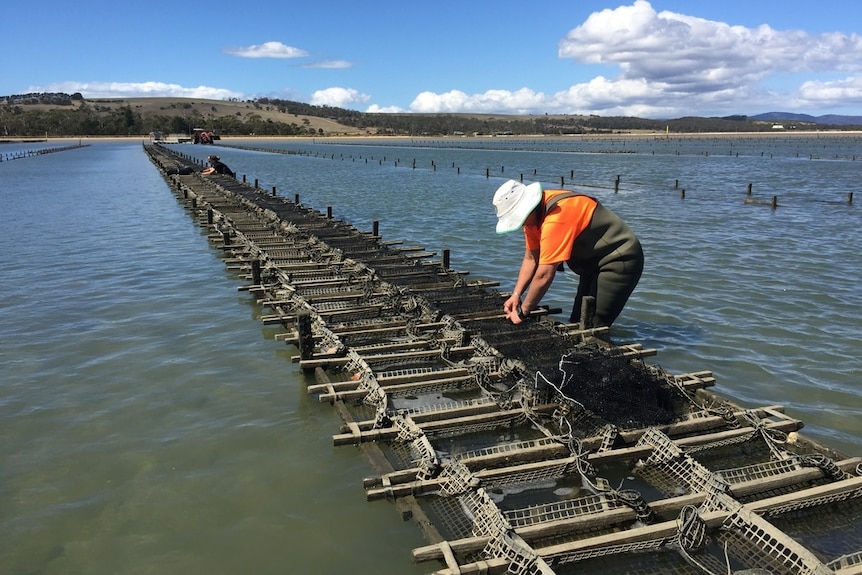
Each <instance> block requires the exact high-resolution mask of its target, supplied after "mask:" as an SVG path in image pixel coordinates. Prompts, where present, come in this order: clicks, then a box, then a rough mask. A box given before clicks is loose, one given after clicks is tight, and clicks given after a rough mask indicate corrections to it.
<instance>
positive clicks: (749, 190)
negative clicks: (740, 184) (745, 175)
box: [745, 182, 751, 196]
mask: <svg viewBox="0 0 862 575" xmlns="http://www.w3.org/2000/svg"><path fill="white" fill-rule="evenodd" d="M745 195H746V196H750V195H751V182H748V192H747V193H746V194H745Z"/></svg>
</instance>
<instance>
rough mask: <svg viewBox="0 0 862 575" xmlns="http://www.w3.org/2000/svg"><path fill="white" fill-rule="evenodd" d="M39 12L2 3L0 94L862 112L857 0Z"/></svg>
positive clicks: (545, 0) (237, 2)
mask: <svg viewBox="0 0 862 575" xmlns="http://www.w3.org/2000/svg"><path fill="white" fill-rule="evenodd" d="M52 4H54V5H55V6H54V7H53V8H52ZM40 6H41V5H40ZM43 8H44V9H40V10H38V11H37V10H35V9H34V8H33V5H32V3H26V2H10V3H7V4H6V5H4V7H3V10H2V21H3V30H2V32H0V54H3V60H2V64H0V96H7V95H12V94H23V93H28V92H66V93H70V94H71V93H75V92H80V93H81V94H83V95H84V97H86V98H104V97H133V96H184V97H192V98H204V97H205V98H215V99H226V98H238V99H240V100H246V99H253V98H260V97H271V98H282V99H287V100H295V101H301V102H307V103H311V104H317V105H331V106H339V107H344V108H349V109H353V110H360V111H363V112H365V111H368V112H434V113H446V112H453V113H454V112H473V113H491V114H522V113H531V114H544V113H550V114H598V115H602V116H615V115H632V116H640V117H645V118H674V117H680V116H686V115H698V116H714V115H729V114H748V115H754V114H759V113H762V112H770V111H790V112H798V113H807V114H812V115H822V114H830V113H838V114H850V115H862V31H860V29H862V2H859V1H858V0H842V1H837V0H820V1H818V2H810V1H803V0H698V1H694V0H649V1H647V0H625V1H613V0H600V1H597V0H518V1H515V0H491V1H487V2H485V1H481V0H459V1H455V0H436V1H435V2H433V3H432V2H428V3H420V2H411V1H409V0H399V1H396V0H366V1H361V0H326V1H323V2H311V1H309V0H304V1H302V2H297V1H293V0H286V1H273V2H245V1H243V0H232V1H224V0H208V1H206V2H186V1H185V0H150V1H148V2H137V1H127V2H116V1H115V0H104V1H103V0H79V1H76V2H64V3H60V2H56V0H55V2H53V3H51V2H49V4H47V5H44V6H43Z"/></svg>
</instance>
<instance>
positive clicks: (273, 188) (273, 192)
mask: <svg viewBox="0 0 862 575" xmlns="http://www.w3.org/2000/svg"><path fill="white" fill-rule="evenodd" d="M272 195H273V196H276V195H278V194H276V193H275V186H273V187H272Z"/></svg>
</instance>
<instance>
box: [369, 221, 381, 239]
mask: <svg viewBox="0 0 862 575" xmlns="http://www.w3.org/2000/svg"><path fill="white" fill-rule="evenodd" d="M371 235H372V236H374V237H375V238H378V237H380V222H379V221H377V220H374V221H373V222H372V223H371Z"/></svg>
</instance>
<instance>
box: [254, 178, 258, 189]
mask: <svg viewBox="0 0 862 575" xmlns="http://www.w3.org/2000/svg"><path fill="white" fill-rule="evenodd" d="M254 189H255V190H256V189H257V178H255V179H254Z"/></svg>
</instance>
